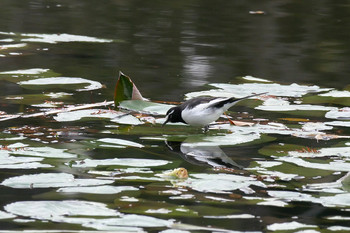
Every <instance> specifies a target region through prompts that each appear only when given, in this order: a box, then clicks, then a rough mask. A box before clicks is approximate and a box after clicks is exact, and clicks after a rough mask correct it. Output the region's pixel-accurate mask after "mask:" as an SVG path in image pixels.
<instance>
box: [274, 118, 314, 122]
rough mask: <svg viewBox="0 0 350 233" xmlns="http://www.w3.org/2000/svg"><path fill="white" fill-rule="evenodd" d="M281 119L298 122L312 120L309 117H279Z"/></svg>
mask: <svg viewBox="0 0 350 233" xmlns="http://www.w3.org/2000/svg"><path fill="white" fill-rule="evenodd" d="M279 119H280V120H284V121H296V122H308V121H310V120H309V119H306V118H279Z"/></svg>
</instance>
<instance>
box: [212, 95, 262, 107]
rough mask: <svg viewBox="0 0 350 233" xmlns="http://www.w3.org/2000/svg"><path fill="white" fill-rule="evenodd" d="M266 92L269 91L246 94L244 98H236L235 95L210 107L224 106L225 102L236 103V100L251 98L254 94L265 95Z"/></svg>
mask: <svg viewBox="0 0 350 233" xmlns="http://www.w3.org/2000/svg"><path fill="white" fill-rule="evenodd" d="M266 93H267V92H264V93H259V94H253V95H249V96H245V97H242V98H234V97H231V98H227V99H223V100H222V101H219V102H216V103H213V104H212V105H210V107H214V108H222V107H223V106H224V105H225V104H229V103H236V102H238V101H241V100H244V99H248V98H250V97H254V96H258V95H263V94H266Z"/></svg>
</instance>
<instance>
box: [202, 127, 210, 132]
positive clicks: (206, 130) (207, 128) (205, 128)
mask: <svg viewBox="0 0 350 233" xmlns="http://www.w3.org/2000/svg"><path fill="white" fill-rule="evenodd" d="M208 131H209V125H206V126H204V128H203V133H206V132H208Z"/></svg>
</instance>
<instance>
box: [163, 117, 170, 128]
mask: <svg viewBox="0 0 350 233" xmlns="http://www.w3.org/2000/svg"><path fill="white" fill-rule="evenodd" d="M169 120H170V119H169V116H166V117H165V121H164V123H163V124H162V126H164V125H166V123H168V122H169Z"/></svg>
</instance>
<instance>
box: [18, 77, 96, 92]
mask: <svg viewBox="0 0 350 233" xmlns="http://www.w3.org/2000/svg"><path fill="white" fill-rule="evenodd" d="M18 84H19V85H21V86H22V87H23V88H28V89H39V90H40V89H47V88H63V89H68V90H76V91H92V90H96V89H101V88H102V84H101V83H100V82H97V81H92V80H88V79H84V78H75V77H51V78H37V79H32V80H27V81H20V82H18Z"/></svg>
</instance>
